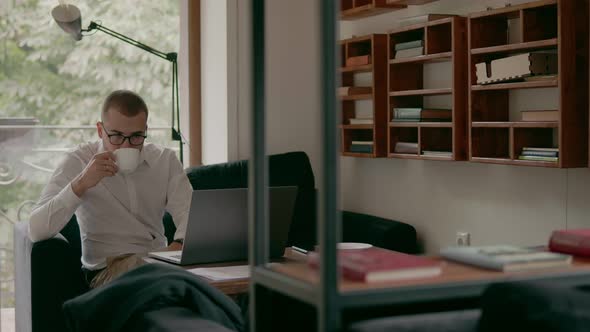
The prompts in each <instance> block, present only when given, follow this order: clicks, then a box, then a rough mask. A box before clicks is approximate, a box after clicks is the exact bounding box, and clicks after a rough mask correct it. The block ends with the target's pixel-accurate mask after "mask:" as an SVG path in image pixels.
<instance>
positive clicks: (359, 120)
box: [348, 118, 373, 125]
mask: <svg viewBox="0 0 590 332" xmlns="http://www.w3.org/2000/svg"><path fill="white" fill-rule="evenodd" d="M348 123H350V124H351V125H363V124H366V125H372V124H373V118H350V119H348Z"/></svg>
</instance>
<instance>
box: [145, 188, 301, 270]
mask: <svg viewBox="0 0 590 332" xmlns="http://www.w3.org/2000/svg"><path fill="white" fill-rule="evenodd" d="M296 195H297V187H271V188H269V226H270V234H269V244H270V252H269V255H270V257H271V258H277V257H281V256H283V252H284V250H285V246H286V245H287V239H288V236H289V228H290V226H291V220H292V218H293V209H294V206H295V197H296ZM148 256H150V257H153V258H156V259H160V260H163V261H167V262H171V263H174V264H179V265H192V264H203V263H213V262H229V261H245V260H247V259H248V189H247V188H236V189H214V190H195V191H193V196H192V201H191V207H190V212H189V220H188V224H187V229H186V234H185V239H184V245H183V249H182V250H179V251H159V252H151V253H149V254H148Z"/></svg>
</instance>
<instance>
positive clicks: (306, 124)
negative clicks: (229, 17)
mask: <svg viewBox="0 0 590 332" xmlns="http://www.w3.org/2000/svg"><path fill="white" fill-rule="evenodd" d="M505 2H506V0H488V1H485V0H478V1H476V0H440V1H438V2H434V3H431V4H429V5H425V6H416V7H410V8H408V9H405V10H401V11H398V12H394V13H390V14H384V15H380V16H376V17H372V18H366V19H363V20H360V21H355V22H343V23H342V24H341V36H342V38H347V37H350V36H352V35H358V36H361V35H364V34H367V33H373V32H385V31H387V30H390V29H393V28H395V27H396V24H397V23H396V21H397V20H398V19H399V18H400V17H410V16H416V15H420V14H423V13H426V12H431V13H457V14H466V13H469V12H474V11H481V10H484V9H485V8H486V7H488V6H493V7H498V6H503V5H504V4H505ZM521 2H526V1H512V3H513V4H517V3H521ZM317 4H318V3H317V0H305V1H292V0H273V1H267V22H266V24H267V112H268V115H267V116H268V132H267V144H268V150H269V152H270V153H276V152H284V151H290V150H304V151H306V152H307V153H308V154H309V155H310V158H311V160H312V165H313V167H314V174H315V175H316V183H320V177H319V175H320V168H319V167H320V166H321V165H320V162H321V160H320V157H321V144H322V142H321V139H320V138H321V127H320V121H319V119H320V115H321V114H320V112H321V107H320V96H319V91H320V81H319V76H318V74H319V70H320V62H319V54H318V52H319V50H320V48H319V44H318V43H319V40H318V38H319V25H318V24H319V21H318V15H319V11H318V6H317ZM249 10H250V2H249V1H247V0H244V1H242V0H240V1H239V3H238V13H239V15H238V26H239V29H238V31H239V32H238V34H239V36H238V49H239V59H238V63H239V65H238V77H239V82H240V84H239V91H238V135H237V136H238V143H237V144H238V157H239V158H240V159H243V158H248V157H249V156H250V137H251V133H250V123H251V119H250V117H251V114H250V111H251V97H250V94H251V72H250V64H251V56H250V39H251V36H250V34H249V28H250V22H249V21H248V20H249ZM430 70H431V71H432V72H430ZM444 72H448V69H445V68H444V67H437V65H435V66H433V68H430V69H429V72H428V74H427V77H425V80H426V81H428V80H437V79H440V77H441V76H443V75H444V74H443V73H444ZM437 73H438V74H437ZM437 84H438V83H437ZM550 94H553V96H554V94H555V92H554V91H550V93H547V91H542V90H538V91H536V93H532V92H531V91H527V92H526V93H525V94H523V95H519V93H516V95H515V96H512V97H513V98H511V104H512V105H511V107H512V108H514V109H518V108H521V107H524V106H523V105H526V103H525V102H523V100H526V101H527V103H528V102H530V101H531V100H534V101H535V102H536V103H537V104H538V105H545V104H546V103H549V102H554V100H555V99H554V97H548V96H546V95H550ZM432 102H433V103H444V102H445V101H444V100H442V101H441V100H432ZM514 111H515V110H513V112H514ZM341 193H342V207H343V208H344V209H348V210H352V211H358V212H365V213H369V214H373V215H378V216H382V217H386V218H391V219H396V220H400V221H404V222H407V223H410V224H412V225H414V226H415V227H416V228H417V230H418V233H419V236H420V238H421V240H422V241H423V243H424V246H425V249H426V251H427V252H430V253H436V252H438V250H439V248H440V247H444V246H447V245H450V244H453V243H454V240H455V233H456V232H457V231H468V232H471V233H472V243H473V244H474V245H480V244H489V243H500V242H503V243H513V244H531V245H536V244H542V243H545V242H546V240H547V238H548V236H549V234H550V232H551V230H553V229H556V228H565V227H568V228H571V227H590V221H589V218H588V216H589V215H590V207H588V204H587V198H588V197H590V170H588V169H572V170H561V169H545V168H536V167H516V166H503V165H490V164H478V163H469V162H440V161H421V160H400V159H364V158H348V157H343V158H341Z"/></svg>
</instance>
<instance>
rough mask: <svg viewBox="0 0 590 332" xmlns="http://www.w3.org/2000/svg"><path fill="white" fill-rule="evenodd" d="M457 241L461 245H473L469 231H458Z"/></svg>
mask: <svg viewBox="0 0 590 332" xmlns="http://www.w3.org/2000/svg"><path fill="white" fill-rule="evenodd" d="M455 243H456V244H457V245H458V246H460V247H469V246H470V245H471V234H470V233H469V232H457V234H456V235H455Z"/></svg>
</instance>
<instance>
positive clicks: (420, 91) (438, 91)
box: [389, 88, 453, 97]
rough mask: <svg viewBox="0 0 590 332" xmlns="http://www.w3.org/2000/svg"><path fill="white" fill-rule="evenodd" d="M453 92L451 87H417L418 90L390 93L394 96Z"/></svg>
mask: <svg viewBox="0 0 590 332" xmlns="http://www.w3.org/2000/svg"><path fill="white" fill-rule="evenodd" d="M451 93H453V90H452V89H451V88H442V89H416V90H404V91H392V92H390V93H389V95H390V96H392V97H401V96H427V95H448V94H451Z"/></svg>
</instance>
